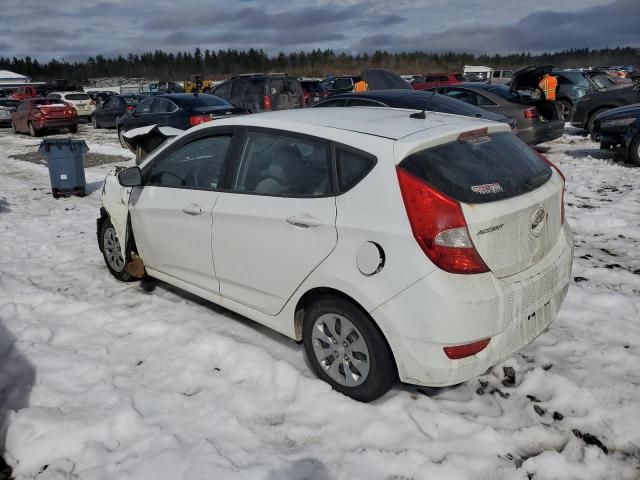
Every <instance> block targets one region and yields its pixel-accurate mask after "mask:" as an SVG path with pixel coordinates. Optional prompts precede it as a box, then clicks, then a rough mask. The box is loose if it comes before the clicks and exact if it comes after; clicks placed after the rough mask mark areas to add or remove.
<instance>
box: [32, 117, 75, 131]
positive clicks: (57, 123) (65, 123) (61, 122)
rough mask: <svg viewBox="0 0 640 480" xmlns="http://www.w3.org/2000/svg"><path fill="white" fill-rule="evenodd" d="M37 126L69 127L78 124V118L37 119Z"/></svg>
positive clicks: (39, 127)
mask: <svg viewBox="0 0 640 480" xmlns="http://www.w3.org/2000/svg"><path fill="white" fill-rule="evenodd" d="M35 125H36V128H38V129H43V128H69V127H73V126H76V125H78V120H77V119H73V120H68V119H56V120H44V121H36V122H35Z"/></svg>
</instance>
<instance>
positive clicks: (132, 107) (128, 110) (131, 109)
mask: <svg viewBox="0 0 640 480" xmlns="http://www.w3.org/2000/svg"><path fill="white" fill-rule="evenodd" d="M135 109H136V107H134V106H133V105H127V112H133V111H134V110H135Z"/></svg>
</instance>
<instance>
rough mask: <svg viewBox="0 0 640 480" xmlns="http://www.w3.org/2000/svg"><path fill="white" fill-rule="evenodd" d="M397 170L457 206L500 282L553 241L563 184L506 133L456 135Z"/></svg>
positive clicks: (559, 221) (558, 228) (541, 253)
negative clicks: (402, 170)
mask: <svg viewBox="0 0 640 480" xmlns="http://www.w3.org/2000/svg"><path fill="white" fill-rule="evenodd" d="M399 167H400V168H404V169H406V170H407V171H408V172H410V173H412V174H413V175H415V176H416V177H418V178H419V179H421V180H422V181H424V182H425V183H427V184H429V185H431V186H432V187H435V188H436V189H437V190H439V191H440V192H442V193H444V194H445V195H447V196H448V197H449V198H451V199H453V200H455V201H457V202H459V203H460V205H461V208H462V212H463V214H464V217H465V220H466V224H467V228H468V233H469V237H470V238H471V240H472V242H473V246H475V248H476V250H477V252H478V254H479V255H480V257H481V258H482V260H483V261H484V262H485V264H486V265H487V267H488V268H489V269H490V270H491V271H492V272H493V273H494V274H495V275H496V276H497V277H506V276H510V275H514V274H517V273H519V272H521V271H523V270H526V269H527V268H529V267H531V266H532V265H534V264H535V263H536V262H538V261H540V260H541V259H542V258H543V257H544V256H545V255H546V254H547V253H548V252H549V251H550V250H551V249H552V247H553V246H554V245H555V243H556V242H557V239H558V236H559V234H560V231H561V228H562V219H561V217H562V193H563V188H564V181H563V179H562V178H561V177H560V175H559V173H557V172H555V171H554V170H553V169H552V168H550V166H549V165H548V164H547V163H545V161H544V160H543V159H542V158H541V157H540V156H539V155H538V154H537V153H536V152H534V151H533V150H531V149H530V148H529V147H528V146H527V145H525V144H524V143H522V142H521V141H520V140H518V139H517V138H515V136H514V135H512V134H510V133H508V132H500V133H493V134H486V132H485V133H483V132H482V131H479V132H478V133H476V134H472V135H461V137H460V138H459V139H458V140H456V141H453V142H449V143H444V144H441V145H437V146H435V147H431V148H427V149H424V150H421V151H418V152H416V153H414V154H412V155H410V156H408V157H407V158H405V159H404V160H403V161H402V162H401V163H400V165H399Z"/></svg>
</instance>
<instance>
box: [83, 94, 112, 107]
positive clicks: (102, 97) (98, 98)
mask: <svg viewBox="0 0 640 480" xmlns="http://www.w3.org/2000/svg"><path fill="white" fill-rule="evenodd" d="M87 95H89V97H90V98H91V100H93V101H94V102H96V106H100V105H103V104H104V103H105V102H106V101H107V100H109V98H111V97H113V96H114V95H117V93H116V92H112V91H111V90H104V91H99V92H96V91H94V92H87Z"/></svg>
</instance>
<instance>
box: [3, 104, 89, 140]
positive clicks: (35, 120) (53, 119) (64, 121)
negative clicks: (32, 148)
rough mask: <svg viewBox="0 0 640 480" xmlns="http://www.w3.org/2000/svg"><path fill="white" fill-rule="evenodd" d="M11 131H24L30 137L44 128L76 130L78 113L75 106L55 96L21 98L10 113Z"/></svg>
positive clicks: (36, 134)
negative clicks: (14, 109)
mask: <svg viewBox="0 0 640 480" xmlns="http://www.w3.org/2000/svg"><path fill="white" fill-rule="evenodd" d="M11 128H12V129H13V133H21V132H26V133H28V134H29V135H31V136H32V137H36V136H38V135H40V134H41V133H42V132H44V131H45V130H60V129H63V128H66V129H68V130H69V132H71V133H75V132H77V131H78V114H77V113H76V110H75V108H73V107H72V106H71V105H69V104H68V103H64V102H62V101H60V100H56V99H55V98H28V99H26V100H22V101H21V102H20V103H19V104H18V106H17V107H16V111H15V112H13V114H12V115H11Z"/></svg>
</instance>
